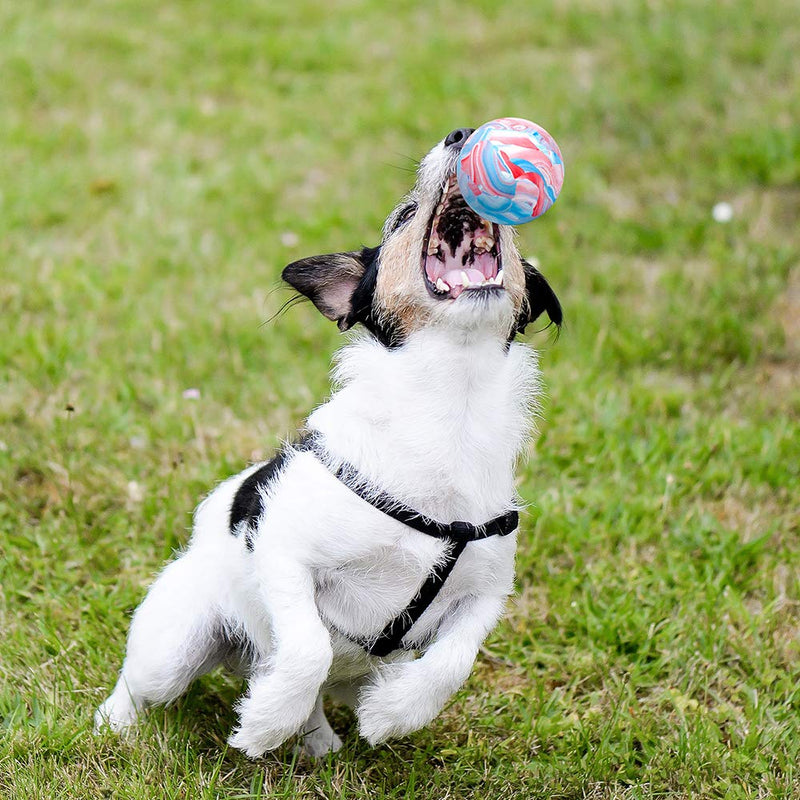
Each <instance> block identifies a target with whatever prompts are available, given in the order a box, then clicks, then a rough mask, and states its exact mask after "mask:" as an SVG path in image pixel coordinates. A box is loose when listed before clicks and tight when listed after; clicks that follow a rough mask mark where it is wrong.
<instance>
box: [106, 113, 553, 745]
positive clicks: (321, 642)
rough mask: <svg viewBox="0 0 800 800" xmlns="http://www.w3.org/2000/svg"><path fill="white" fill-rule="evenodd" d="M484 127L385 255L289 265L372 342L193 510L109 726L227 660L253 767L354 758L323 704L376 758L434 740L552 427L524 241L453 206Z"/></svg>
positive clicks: (352, 345)
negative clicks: (419, 734)
mask: <svg viewBox="0 0 800 800" xmlns="http://www.w3.org/2000/svg"><path fill="white" fill-rule="evenodd" d="M471 132H472V130H471V129H466V128H460V129H457V130H455V131H453V132H452V133H450V134H449V135H448V136H447V137H446V138H445V139H444V140H442V141H440V142H439V143H438V144H437V145H436V146H435V147H434V148H433V149H432V150H431V151H430V152H429V153H428V154H427V155H426V156H425V158H424V159H423V160H422V161H421V163H420V166H419V169H418V173H417V180H416V184H415V186H414V188H413V189H412V190H411V192H410V193H409V194H408V195H407V196H406V197H405V198H404V199H403V200H402V202H400V204H399V205H398V206H397V207H396V208H395V209H394V210H393V211H392V213H391V214H390V215H389V217H388V218H387V220H386V222H385V224H384V227H383V233H382V239H381V243H380V245H379V246H378V247H375V248H363V249H361V250H357V251H353V252H346V253H336V254H331V255H322V256H316V257H312V258H306V259H303V260H300V261H295V262H294V263H292V264H289V265H288V266H287V267H286V268H285V269H284V271H283V278H284V280H285V281H286V282H287V283H288V284H290V285H291V286H292V287H294V289H295V290H296V291H297V292H298V293H299V296H302V297H304V298H308V299H309V300H311V302H312V303H313V304H314V305H315V306H316V307H317V309H319V311H321V312H322V314H324V315H325V316H326V317H327V318H329V319H330V320H333V321H335V322H336V323H337V324H338V326H339V328H340V329H341V330H342V331H346V330H349V329H350V328H353V327H354V326H356V325H358V326H360V328H359V329H360V330H361V331H362V332H361V333H360V334H359V335H355V336H354V337H353V339H352V341H350V342H349V343H348V344H347V345H346V346H345V347H344V348H343V349H342V350H341V351H340V352H339V354H338V357H337V360H336V365H335V369H334V371H333V382H334V386H335V390H334V392H333V394H332V396H331V397H330V399H329V400H328V401H327V402H325V403H324V404H322V405H321V406H319V407H318V408H317V409H316V410H315V411H314V412H313V413H312V414H311V415H310V416H309V418H308V420H307V424H306V429H305V433H304V435H303V436H301V437H300V438H299V439H297V440H296V441H294V442H291V443H287V444H285V445H284V446H283V447H282V448H281V450H280V451H279V452H278V454H277V455H276V456H275V457H274V458H273V459H272V460H271V461H269V462H266V463H263V464H254V465H252V466H250V467H249V468H248V469H245V470H244V472H242V473H240V474H238V475H236V476H235V477H233V478H230V479H229V480H226V481H225V482H223V483H221V484H220V485H219V486H218V487H217V488H216V489H215V490H214V491H213V492H212V493H211V494H210V495H209V496H208V497H207V498H206V499H205V500H203V502H202V503H201V504H200V505H199V506H198V508H197V510H196V512H195V516H194V528H193V533H192V537H191V541H190V543H189V546H188V548H187V549H186V551H185V552H184V553H182V554H181V555H179V556H178V557H177V558H176V559H175V560H174V561H173V562H172V563H170V564H169V565H168V566H167V567H166V568H165V569H164V570H163V572H161V574H160V575H159V576H158V578H157V579H156V580H155V582H154V583H153V585H152V586H151V587H150V589H149V591H148V593H147V596H146V597H145V599H144V601H143V602H142V604H141V605H140V606H139V608H138V609H137V611H136V613H135V614H134V616H133V620H132V623H131V627H130V632H129V636H128V643H127V653H126V657H125V660H124V663H123V666H122V669H121V672H120V675H119V680H118V682H117V684H116V687H115V688H114V690H113V692H112V694H111V696H110V697H109V698H108V699H107V700H106V701H105V702H104V703H103V704H102V705H101V706H100V708H99V709H98V711H97V713H96V715H95V722H96V727H97V728H98V729H99V728H103V727H105V726H108V727H110V728H111V729H112V730H114V731H117V732H122V731H125V730H126V729H128V728H130V727H131V726H132V725H134V723H135V722H136V720H137V718H138V717H139V715H140V714H141V712H142V711H143V710H144V709H145V708H146V707H148V706H151V705H153V704H164V703H169V702H171V701H173V700H175V699H176V698H177V697H178V696H179V695H181V694H182V693H183V692H184V691H185V690H186V688H187V687H188V685H189V684H190V682H191V681H192V680H194V679H195V678H197V677H198V676H199V675H201V674H203V673H205V672H208V671H209V670H211V669H213V668H215V667H217V666H219V665H223V664H224V665H228V666H229V667H231V668H233V669H235V670H237V671H238V672H239V673H240V674H241V675H243V676H245V677H246V678H247V681H248V689H247V694H246V695H245V696H244V697H243V698H242V699H241V700H240V701H239V702H238V704H237V711H238V726H237V727H236V729H235V730H234V732H233V733H232V735H231V737H230V744H231V745H232V746H234V747H236V748H239V749H241V750H242V751H244V752H245V753H246V754H247V755H248V756H250V757H258V756H261V755H262V754H264V753H265V752H267V751H269V750H272V749H274V748H276V747H278V746H279V745H281V744H282V743H283V742H285V741H286V740H287V739H288V738H289V737H291V736H293V735H299V737H300V739H299V741H300V747H301V748H302V749H303V750H304V751H305V752H306V753H307V754H309V755H311V756H315V757H317V756H321V755H324V754H326V753H328V752H331V751H336V750H338V749H339V748H340V747H341V744H342V743H341V740H340V738H339V737H338V736H337V734H336V733H335V732H334V731H333V730H332V728H331V726H330V724H329V723H328V721H327V719H326V717H325V713H324V710H323V704H322V701H323V696H326V695H329V696H331V697H333V698H335V699H338V700H340V701H342V702H345V703H348V704H349V705H351V706H352V707H353V708H354V710H355V714H356V716H357V719H358V726H359V732H360V734H361V735H362V736H363V737H364V738H366V740H367V741H368V742H369V743H370V744H372V745H376V744H378V743H381V742H384V741H385V740H386V739H388V738H390V737H398V736H404V735H407V734H409V733H411V732H413V731H415V730H418V729H419V728H421V727H423V726H425V725H427V724H428V723H430V722H431V721H432V720H433V719H434V718H435V717H436V716H437V714H438V713H439V712H440V711H441V710H442V708H443V706H444V705H445V703H446V702H447V700H448V698H450V697H451V695H452V694H453V693H454V692H455V691H456V690H457V689H458V688H459V687H460V686H461V685H462V684H463V683H464V681H465V680H466V679H467V677H468V675H469V674H470V671H471V669H472V665H473V663H474V661H475V658H476V656H477V654H478V651H479V648H480V646H481V644H482V642H483V640H484V639H485V637H486V636H487V634H488V633H489V632H490V631H491V630H492V629H493V628H494V627H495V625H496V624H497V622H498V620H499V618H500V616H501V614H502V612H503V610H504V607H505V604H506V601H507V598H508V596H509V594H510V593H511V592H512V589H513V577H514V555H515V549H516V529H517V505H518V501H517V498H516V493H515V489H514V469H515V463H516V461H517V459H518V457H519V455H520V453H521V452H522V450H523V448H524V447H525V444H526V442H527V440H528V438H529V436H530V432H531V429H532V426H533V419H534V416H535V415H536V414H537V413H538V397H539V396H540V391H541V390H540V376H539V370H538V366H537V358H536V354H535V352H534V351H533V350H531V349H530V348H528V347H526V346H525V345H523V344H521V343H519V342H517V341H515V337H516V336H517V334H519V333H522V332H523V331H524V330H525V328H526V326H527V325H529V324H530V323H531V322H533V321H534V320H536V319H537V318H538V317H539V316H540V315H541V314H543V313H546V314H547V315H548V317H549V319H550V321H551V323H554V324H555V325H556V326H560V325H561V321H562V311H561V306H560V304H559V301H558V299H557V297H556V295H555V293H554V292H553V290H552V289H551V287H550V285H549V284H548V283H547V281H546V280H545V278H544V277H543V276H542V274H541V273H540V272H539V271H538V270H537V269H536V268H535V267H534V266H532V265H531V264H529V263H527V262H526V261H525V260H523V259H522V258H521V256H520V253H519V251H518V249H517V246H516V244H515V234H514V231H513V229H512V228H510V227H507V226H499V225H497V224H494V223H491V222H489V221H487V220H484V219H481V218H480V217H479V216H478V215H477V214H475V213H474V212H473V211H472V210H471V209H470V208H469V207H468V206H467V204H466V202H465V201H464V198H463V196H462V195H461V193H460V191H459V189H458V184H457V182H456V178H455V175H456V173H455V170H456V164H457V160H458V157H459V152H460V150H461V148H462V146H463V144H464V142H465V141H466V139H467V137H468V136H469V135H470V133H471Z"/></svg>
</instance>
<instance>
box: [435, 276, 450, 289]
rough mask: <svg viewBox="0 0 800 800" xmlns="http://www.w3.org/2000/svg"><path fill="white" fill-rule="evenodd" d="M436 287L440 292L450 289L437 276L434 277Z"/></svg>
mask: <svg viewBox="0 0 800 800" xmlns="http://www.w3.org/2000/svg"><path fill="white" fill-rule="evenodd" d="M436 288H437V289H438V290H439V291H440V292H449V291H450V287H449V286H448V285H447V284H446V283H445V282H444V281H443V280H442V279H441V278H437V279H436Z"/></svg>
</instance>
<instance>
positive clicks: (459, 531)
mask: <svg viewBox="0 0 800 800" xmlns="http://www.w3.org/2000/svg"><path fill="white" fill-rule="evenodd" d="M450 530H451V531H452V532H453V533H455V534H456V535H462V536H472V534H473V533H474V530H475V526H474V525H471V524H470V523H469V522H462V521H461V520H456V521H455V522H451V523H450Z"/></svg>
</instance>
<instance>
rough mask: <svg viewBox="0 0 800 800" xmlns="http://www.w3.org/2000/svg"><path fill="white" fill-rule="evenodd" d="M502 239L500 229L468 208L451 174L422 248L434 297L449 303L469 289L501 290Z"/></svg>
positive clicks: (424, 268) (427, 280)
mask: <svg viewBox="0 0 800 800" xmlns="http://www.w3.org/2000/svg"><path fill="white" fill-rule="evenodd" d="M499 237H500V230H499V228H498V226H497V225H496V224H494V223H492V222H489V221H488V220H485V219H482V218H481V217H479V216H478V215H477V214H476V213H475V212H474V211H473V210H472V209H471V208H470V207H469V206H468V205H467V202H466V200H464V197H463V195H462V194H461V191H460V189H459V188H458V183H457V182H456V176H455V175H452V176H451V177H450V179H449V180H448V182H447V183H446V184H445V185H444V188H443V189H442V198H441V200H440V201H439V204H438V205H437V207H436V210H435V211H434V213H433V217H431V222H430V226H429V228H428V235H427V236H426V238H425V242H424V245H423V248H422V265H423V270H422V271H423V273H424V275H425V282H426V284H427V286H428V289H429V291H430V292H431V294H433V296H434V297H436V298H437V299H439V300H447V299H455V298H456V297H458V296H459V295H460V294H461V293H462V292H463V291H465V290H467V289H469V290H470V291H472V290H481V291H486V290H490V289H495V290H502V287H503V269H502V266H501V264H500V240H499Z"/></svg>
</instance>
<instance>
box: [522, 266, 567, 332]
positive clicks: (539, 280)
mask: <svg viewBox="0 0 800 800" xmlns="http://www.w3.org/2000/svg"><path fill="white" fill-rule="evenodd" d="M522 267H523V269H524V270H525V302H524V305H523V307H522V311H521V312H520V315H519V319H518V320H517V328H516V331H515V333H524V332H525V328H526V327H527V326H528V325H530V323H531V322H533V321H534V320H536V319H537V318H538V317H539V316H541V314H542V313H545V312H546V313H547V316H548V317H550V322H552V323H553V324H555V325H558V326H559V327H560V326H561V320H562V318H563V315H562V313H561V303H559V302H558V298H557V297H556V293H555V292H554V291H553V290H552V288H551V287H550V284H549V283H548V282H547V281H546V280H545V277H544V275H542V273H541V272H539V270H538V269H536V267H534V266H533V264H529V263H528V262H527V261H525V260H524V259H523V261H522Z"/></svg>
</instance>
